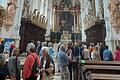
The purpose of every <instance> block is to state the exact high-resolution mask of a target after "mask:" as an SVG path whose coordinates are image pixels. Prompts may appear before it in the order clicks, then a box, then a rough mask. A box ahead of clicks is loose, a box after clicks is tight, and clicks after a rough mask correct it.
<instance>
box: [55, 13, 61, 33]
mask: <svg viewBox="0 0 120 80" xmlns="http://www.w3.org/2000/svg"><path fill="white" fill-rule="evenodd" d="M59 17H60V16H59V12H57V13H56V29H57V31H59V30H60V27H59Z"/></svg>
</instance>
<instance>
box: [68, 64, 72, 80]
mask: <svg viewBox="0 0 120 80" xmlns="http://www.w3.org/2000/svg"><path fill="white" fill-rule="evenodd" d="M68 69H69V72H70V80H72V63H69V65H68Z"/></svg>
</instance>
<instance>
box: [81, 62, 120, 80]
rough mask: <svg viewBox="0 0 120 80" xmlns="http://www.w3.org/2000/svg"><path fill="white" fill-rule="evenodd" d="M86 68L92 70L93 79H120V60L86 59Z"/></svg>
mask: <svg viewBox="0 0 120 80" xmlns="http://www.w3.org/2000/svg"><path fill="white" fill-rule="evenodd" d="M83 64H84V68H86V70H87V71H91V73H92V77H93V79H95V80H96V79H98V80H120V62H118V61H89V60H86V61H84V63H83Z"/></svg>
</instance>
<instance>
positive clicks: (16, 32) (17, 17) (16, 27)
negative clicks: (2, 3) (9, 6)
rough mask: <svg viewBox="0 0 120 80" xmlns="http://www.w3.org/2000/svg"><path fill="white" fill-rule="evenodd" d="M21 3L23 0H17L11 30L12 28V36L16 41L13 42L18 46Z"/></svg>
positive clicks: (22, 3)
mask: <svg viewBox="0 0 120 80" xmlns="http://www.w3.org/2000/svg"><path fill="white" fill-rule="evenodd" d="M23 5H24V0H17V7H18V8H17V9H16V14H15V19H14V25H13V30H12V33H13V38H15V41H16V42H15V43H16V46H17V47H19V41H20V36H19V30H20V25H21V17H22V10H23Z"/></svg>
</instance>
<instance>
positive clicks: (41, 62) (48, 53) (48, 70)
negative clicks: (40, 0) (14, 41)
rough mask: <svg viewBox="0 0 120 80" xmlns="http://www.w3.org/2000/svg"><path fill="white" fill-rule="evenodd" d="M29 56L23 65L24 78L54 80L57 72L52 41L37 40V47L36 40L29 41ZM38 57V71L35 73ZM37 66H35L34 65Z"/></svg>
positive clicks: (25, 79) (27, 79)
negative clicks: (34, 68) (42, 41)
mask: <svg viewBox="0 0 120 80" xmlns="http://www.w3.org/2000/svg"><path fill="white" fill-rule="evenodd" d="M26 52H27V57H26V60H25V63H24V67H23V80H37V79H38V76H39V75H40V77H39V80H53V79H54V77H53V75H54V73H55V63H54V60H53V57H54V49H53V48H52V43H48V45H47V43H46V42H44V43H42V44H41V42H40V41H38V42H37V47H36V46H35V44H34V42H33V41H32V42H31V43H28V45H27V47H26ZM36 59H37V68H38V72H36V73H34V72H35V71H33V66H34V64H35V60H36ZM34 67H35V66H34Z"/></svg>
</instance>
